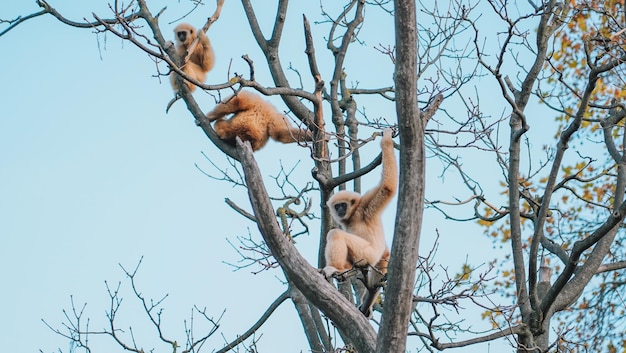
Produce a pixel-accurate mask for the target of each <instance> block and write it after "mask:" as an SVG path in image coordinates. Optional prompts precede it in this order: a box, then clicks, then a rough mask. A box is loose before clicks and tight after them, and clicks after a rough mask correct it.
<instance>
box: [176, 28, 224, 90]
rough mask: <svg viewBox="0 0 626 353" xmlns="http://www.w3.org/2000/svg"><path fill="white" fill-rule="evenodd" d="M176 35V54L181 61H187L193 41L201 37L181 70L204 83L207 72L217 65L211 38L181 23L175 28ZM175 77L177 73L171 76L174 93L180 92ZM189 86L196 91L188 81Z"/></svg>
mask: <svg viewBox="0 0 626 353" xmlns="http://www.w3.org/2000/svg"><path fill="white" fill-rule="evenodd" d="M174 35H175V37H176V54H177V55H178V56H179V57H180V58H181V59H185V57H186V56H187V48H189V46H190V45H191V43H192V42H193V40H194V39H196V36H199V37H200V40H199V41H198V44H197V45H196V47H195V48H194V50H193V53H192V54H191V55H190V56H189V61H187V62H185V63H183V65H182V66H181V69H182V70H183V72H185V73H186V74H187V76H189V77H191V78H193V79H195V80H196V81H199V82H204V80H205V79H206V74H207V72H209V71H210V70H211V69H212V68H213V65H214V64H215V54H214V53H213V48H212V47H211V42H210V41H209V38H208V37H207V36H206V34H205V33H204V32H203V31H202V30H200V31H197V30H196V29H195V28H194V27H193V26H191V25H190V24H188V23H181V24H179V25H178V26H176V28H174ZM174 75H175V72H172V73H171V74H170V82H171V83H172V88H174V91H178V86H177V85H176V78H175V76H174ZM187 86H188V87H189V90H190V91H192V92H193V91H194V90H195V89H196V86H195V85H194V84H193V83H191V82H189V81H187Z"/></svg>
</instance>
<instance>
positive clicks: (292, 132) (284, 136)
mask: <svg viewBox="0 0 626 353" xmlns="http://www.w3.org/2000/svg"><path fill="white" fill-rule="evenodd" d="M269 132H270V136H272V138H273V139H274V140H276V141H278V142H282V143H292V142H303V141H312V140H313V134H312V133H311V131H309V130H303V129H299V128H296V127H293V126H291V124H290V123H289V121H287V119H286V118H284V117H281V119H280V121H279V119H276V121H275V122H274V124H273V126H271V128H270V130H269Z"/></svg>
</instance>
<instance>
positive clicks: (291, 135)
mask: <svg viewBox="0 0 626 353" xmlns="http://www.w3.org/2000/svg"><path fill="white" fill-rule="evenodd" d="M229 114H233V116H232V117H231V118H230V119H225V117H226V116H227V115H229ZM207 120H208V121H215V125H214V126H213V128H214V129H215V132H216V133H217V135H218V136H219V137H220V138H221V139H222V140H225V141H228V142H229V143H231V144H233V145H234V143H235V137H236V136H239V138H240V139H242V140H243V141H249V142H250V145H252V150H254V151H257V150H259V149H261V148H262V147H263V146H265V144H266V143H267V140H268V139H269V138H270V137H271V138H272V139H274V140H276V141H279V142H282V143H292V142H300V141H311V140H312V134H311V132H310V131H308V130H304V129H299V128H296V127H293V126H292V125H291V123H290V122H289V121H288V120H287V118H286V117H285V116H284V115H283V114H281V113H280V112H279V111H278V110H276V108H274V106H273V105H272V104H270V103H269V102H267V101H266V100H264V99H263V98H262V97H261V96H259V95H258V94H255V93H251V92H246V91H240V92H239V93H237V94H236V95H234V96H231V97H229V98H227V99H226V100H225V101H224V102H223V103H219V104H218V105H216V106H215V108H214V109H213V110H212V111H210V112H209V113H208V114H207Z"/></svg>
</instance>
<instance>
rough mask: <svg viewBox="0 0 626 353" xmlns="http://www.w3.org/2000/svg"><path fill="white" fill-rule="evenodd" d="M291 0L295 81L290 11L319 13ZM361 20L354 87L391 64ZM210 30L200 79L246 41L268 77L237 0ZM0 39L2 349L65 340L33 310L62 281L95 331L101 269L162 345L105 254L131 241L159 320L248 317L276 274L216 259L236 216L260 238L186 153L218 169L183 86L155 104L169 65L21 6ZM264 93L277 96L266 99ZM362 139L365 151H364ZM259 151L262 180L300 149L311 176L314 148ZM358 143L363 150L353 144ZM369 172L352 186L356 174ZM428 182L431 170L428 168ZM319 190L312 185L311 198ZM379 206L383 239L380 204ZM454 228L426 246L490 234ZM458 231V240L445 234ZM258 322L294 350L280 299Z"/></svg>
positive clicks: (62, 294)
mask: <svg viewBox="0 0 626 353" xmlns="http://www.w3.org/2000/svg"><path fill="white" fill-rule="evenodd" d="M51 3H52V5H53V6H56V7H57V8H58V9H59V10H60V11H61V12H62V13H65V14H66V15H67V16H68V17H71V18H73V19H76V20H80V19H81V18H83V17H87V18H91V17H90V16H91V15H90V14H91V13H92V12H94V11H95V12H97V13H99V14H100V15H101V16H103V17H107V15H108V14H109V13H108V12H107V7H106V2H99V3H98V4H96V5H93V4H91V2H90V3H89V4H87V3H86V2H78V1H70V2H61V1H52V2H51ZM166 3H167V6H168V9H167V11H166V12H165V13H164V14H163V15H162V17H161V26H162V27H161V28H162V30H163V31H164V33H165V34H166V35H167V36H170V34H171V29H172V28H173V27H174V26H175V24H171V23H168V22H170V21H172V20H175V19H178V18H179V17H181V16H182V15H184V14H185V13H187V12H188V11H189V10H190V4H189V3H187V2H181V3H176V2H166V1H160V2H158V3H155V2H153V1H150V2H149V4H150V6H151V9H152V10H153V11H154V12H157V11H158V10H159V9H161V8H162V7H163V6H164V4H166ZM207 3H208V4H207V5H205V6H204V8H203V9H202V10H200V11H197V12H196V13H194V14H193V15H192V16H190V17H188V18H187V19H185V21H186V22H190V23H192V24H194V25H197V26H201V25H202V24H203V23H204V20H205V18H206V17H207V16H208V15H210V14H211V13H212V12H213V9H214V4H213V2H212V1H208V2H207ZM297 6H299V7H297ZM297 6H296V5H294V6H292V10H291V12H290V17H289V21H288V23H287V25H288V30H287V31H286V33H285V37H286V38H285V40H284V42H283V48H285V49H284V50H283V57H282V60H283V63H284V64H285V65H287V64H289V63H293V65H294V66H295V67H297V68H299V69H300V70H301V72H302V73H303V75H304V76H305V79H306V81H305V85H306V84H309V82H308V78H306V75H307V74H308V68H307V67H306V65H305V61H304V60H305V54H304V44H303V40H302V25H301V14H302V13H305V12H306V13H307V15H308V16H309V18H310V19H311V21H312V22H314V21H316V20H320V19H321V17H320V11H319V4H318V3H317V2H312V3H311V4H310V5H297ZM304 6H306V8H305V7H304ZM38 10H39V9H38V7H37V6H36V4H35V2H34V1H19V2H18V1H5V2H2V3H1V4H0V18H4V19H8V18H15V17H17V16H18V15H26V14H28V13H32V12H36V11H38ZM273 12H274V10H273V9H265V11H263V12H261V13H260V19H261V21H262V22H263V23H268V24H269V23H270V21H272V20H273V19H274V13H273ZM368 20H369V21H379V22H380V23H379V24H378V25H376V26H371V27H367V28H368V29H367V31H368V32H366V33H363V34H365V35H366V36H364V38H367V39H368V40H369V42H368V43H367V45H364V46H356V45H355V46H353V48H351V49H350V54H352V55H354V56H352V57H351V58H350V59H349V61H348V63H347V65H352V66H351V67H354V68H355V70H354V71H351V73H350V75H351V76H350V78H353V80H354V81H351V82H356V81H358V82H359V87H363V88H365V87H382V86H388V85H390V84H391V75H392V71H391V70H392V68H391V66H390V65H389V60H388V58H386V57H384V56H383V55H381V54H379V53H378V52H376V51H375V50H374V49H373V48H372V47H373V46H374V45H376V44H378V43H389V44H391V41H392V39H391V38H392V34H393V33H392V27H391V26H390V24H391V18H389V17H388V16H387V17H386V18H385V17H384V16H382V17H381V18H378V19H377V18H374V17H372V18H369V19H368ZM2 28H4V27H2ZM266 28H267V26H266ZM0 29H1V28H0ZM314 34H315V35H316V37H317V38H318V41H317V50H318V54H319V55H320V61H321V64H322V65H327V66H325V67H323V70H324V72H325V74H328V72H329V70H330V66H328V63H329V62H330V60H331V56H330V54H329V53H328V51H326V50H325V47H324V42H323V40H324V38H325V36H326V34H327V27H325V26H314ZM368 36H369V37H368ZM209 37H210V38H211V40H212V43H213V46H214V49H215V50H216V53H217V64H216V67H215V68H214V69H213V71H212V72H211V73H209V77H208V79H207V81H208V82H210V83H221V82H224V81H226V80H227V73H228V70H229V67H230V71H231V73H232V72H238V73H247V66H246V65H245V63H244V62H243V61H242V60H241V59H240V57H241V55H243V54H248V55H250V56H251V57H252V58H253V60H255V62H256V70H257V78H258V80H259V81H261V82H262V83H263V84H265V85H268V86H269V85H271V81H270V80H269V79H268V76H267V69H266V66H265V64H264V61H263V58H262V56H261V54H260V52H259V50H258V49H257V48H256V44H255V43H254V42H253V41H252V38H251V35H250V30H249V27H248V26H247V24H246V18H245V16H244V14H243V10H242V9H241V4H240V3H239V2H237V1H227V2H226V5H225V6H224V10H223V13H222V17H221V18H220V20H219V21H218V22H217V23H216V24H215V25H214V26H213V27H212V28H211V29H210V31H209ZM0 53H2V54H1V57H2V59H1V63H2V65H0V76H1V77H2V79H3V84H2V86H1V88H0V90H1V91H0V181H1V182H0V236H1V237H2V240H3V242H2V243H3V244H2V246H0V268H2V270H1V271H0V279H1V280H2V283H3V290H2V291H1V292H0V303H2V305H3V307H4V308H3V310H2V318H0V338H1V340H2V342H4V346H5V347H6V348H7V349H8V350H10V351H12V352H35V351H38V350H39V349H41V350H42V351H44V352H46V353H47V352H52V351H55V350H57V348H61V349H63V351H68V350H69V347H68V342H67V340H66V339H63V338H61V337H59V336H57V335H55V334H53V333H52V332H51V331H49V330H48V329H47V328H46V327H45V326H44V325H43V323H42V322H41V319H45V320H46V321H47V322H49V323H50V324H51V325H53V326H55V327H58V328H61V327H62V326H61V322H62V321H64V317H63V313H62V310H63V309H70V296H73V298H74V301H75V303H76V304H77V305H79V306H82V304H83V303H85V302H86V303H87V307H86V310H85V316H86V317H89V318H90V319H91V325H90V328H91V329H93V330H95V331H98V330H100V329H102V328H103V327H105V326H106V322H105V316H104V313H105V310H108V295H107V292H106V287H105V281H107V282H108V283H110V284H111V285H112V286H115V285H116V284H117V282H118V281H122V287H121V288H122V292H123V293H124V294H123V296H124V303H123V305H122V309H121V313H120V318H119V319H120V322H119V323H118V324H119V325H120V328H123V329H127V328H128V326H133V328H135V330H136V332H137V334H138V335H139V336H140V337H151V338H152V339H146V340H144V341H142V342H144V343H143V344H142V345H143V346H144V348H146V349H149V348H152V347H153V346H155V347H157V348H165V347H164V346H163V345H158V344H157V343H156V342H157V338H156V336H155V335H154V332H153V330H152V328H151V327H150V326H149V323H148V322H147V321H146V318H145V315H143V313H142V312H141V311H140V310H139V308H138V306H137V303H136V300H135V298H134V297H133V295H132V294H131V292H130V288H129V286H128V282H127V281H126V280H125V278H124V274H123V272H122V271H121V269H120V268H119V266H118V264H122V265H123V266H125V267H126V268H128V269H132V268H134V266H135V265H136V264H137V262H138V261H139V259H140V258H141V257H142V256H143V264H142V266H141V268H140V270H139V274H138V278H137V279H138V285H139V287H140V290H141V291H142V293H143V294H144V295H145V296H146V297H148V298H154V299H159V298H160V297H162V296H163V295H165V294H168V295H169V297H168V299H167V300H166V301H165V302H164V306H163V307H164V308H165V311H164V316H163V320H164V322H165V324H164V326H165V328H166V332H165V333H166V336H168V337H170V338H172V339H176V340H178V341H179V342H184V337H185V336H184V326H183V322H184V320H186V319H188V318H189V315H190V312H191V308H192V307H193V305H194V304H195V305H198V306H199V307H201V308H204V307H206V308H207V312H208V313H212V314H213V315H214V316H215V317H219V316H220V315H221V314H222V311H223V310H226V312H225V314H224V316H223V319H222V321H221V327H220V332H221V333H223V334H224V337H222V336H221V334H219V333H218V334H216V335H214V336H213V337H212V338H211V339H210V340H209V342H208V343H207V346H205V349H207V348H208V350H209V351H210V350H211V349H214V348H215V349H218V348H221V346H222V344H223V343H224V341H230V340H232V339H233V338H234V337H235V335H236V334H237V333H241V332H244V331H245V330H247V329H248V327H249V325H251V324H252V323H253V322H254V321H256V320H257V318H258V317H259V315H260V314H261V313H262V312H263V311H264V310H265V308H266V307H267V305H268V304H269V303H271V302H272V301H273V300H274V299H275V298H276V297H277V296H278V295H279V294H280V293H282V291H284V289H285V287H284V286H283V285H282V284H281V280H282V275H281V274H280V271H277V270H275V271H271V272H264V273H261V274H258V275H252V274H251V273H250V270H242V271H238V272H233V271H232V268H231V267H230V266H228V265H226V264H225V263H224V262H236V261H237V260H238V259H239V257H238V255H237V254H236V252H235V251H234V250H233V249H232V248H231V247H230V245H229V244H228V242H227V241H226V239H227V238H228V239H231V240H232V241H233V242H235V243H236V237H237V236H247V234H248V232H249V233H250V235H251V236H252V237H253V238H256V239H260V235H259V234H258V231H257V229H256V226H255V225H254V224H252V223H250V222H248V221H246V220H244V219H243V218H242V217H240V216H238V215H237V214H235V212H233V211H232V210H230V209H229V208H228V207H227V206H225V204H224V198H225V197H228V198H231V199H233V200H234V201H236V202H237V203H238V204H239V205H241V206H242V207H244V208H247V209H249V206H248V202H247V197H246V192H245V190H244V189H243V188H233V187H231V186H230V185H229V184H227V183H225V182H220V181H215V180H211V179H209V178H207V177H206V176H205V175H203V174H202V173H201V172H200V171H199V170H198V169H197V168H196V167H195V166H194V165H195V164H198V165H199V166H201V167H202V168H203V169H205V170H207V171H209V172H211V173H214V174H216V175H217V173H216V171H215V170H214V169H212V166H211V165H210V164H209V163H208V162H207V161H206V160H205V159H204V157H203V156H202V154H201V152H205V153H206V154H207V155H209V156H210V157H211V158H212V160H213V161H214V162H216V163H217V164H218V165H220V166H222V167H225V168H229V169H231V168H230V166H229V165H228V163H227V162H226V159H225V158H224V157H223V156H222V155H221V154H220V152H219V151H218V150H217V149H216V148H215V147H213V146H212V145H211V143H210V141H209V140H208V139H207V138H206V137H205V136H204V135H203V133H202V131H201V130H200V129H199V128H197V127H196V126H195V124H194V122H193V119H192V118H191V116H190V115H189V114H188V113H187V112H186V110H185V108H184V105H183V104H182V103H181V102H178V103H176V104H175V106H174V107H173V108H172V109H171V111H170V112H169V113H168V114H166V113H165V107H166V104H167V102H168V101H169V100H170V99H171V98H172V96H173V92H172V90H171V88H170V86H169V82H168V80H167V78H165V79H163V78H161V79H160V80H159V79H157V78H155V77H153V76H154V75H155V74H156V73H157V71H156V67H155V64H154V63H153V61H151V60H150V59H149V58H148V57H147V55H146V54H144V53H143V52H141V51H140V50H138V49H136V48H135V47H133V46H132V45H131V44H129V43H124V42H122V41H121V40H119V39H118V38H116V37H114V36H112V35H110V34H107V35H103V34H99V35H96V34H94V33H93V31H91V30H84V29H83V30H81V29H76V28H70V27H68V26H66V25H63V24H61V23H60V22H58V21H56V20H55V19H53V18H52V17H51V16H44V17H39V18H36V19H33V20H30V21H28V22H26V23H23V24H22V25H20V26H19V27H18V28H16V29H15V30H13V31H11V32H10V33H8V34H6V35H5V36H3V37H0ZM363 58H367V60H363ZM231 60H232V63H231ZM162 68H165V66H162ZM372 68H375V70H372ZM359 74H360V76H359ZM293 78H295V75H294V76H293ZM294 82H296V81H294ZM308 89H312V88H311V87H309V88H308ZM196 97H197V99H198V100H199V102H200V104H201V106H202V107H203V109H205V110H207V111H208V110H209V109H210V108H211V107H212V105H213V98H212V97H210V96H209V95H207V94H203V93H201V92H196ZM272 101H273V102H274V103H275V105H276V106H277V107H278V108H279V109H280V110H284V109H285V107H284V105H282V104H281V102H280V100H275V99H274V100H272ZM368 109H369V110H368V113H369V114H371V115H372V116H387V117H393V111H388V110H387V111H385V110H381V111H376V109H377V108H376V107H375V106H374V107H369V108H368ZM376 146H377V145H376ZM286 151H288V153H285V152H286ZM375 153H377V151H376V150H371V152H370V154H371V155H372V156H373V155H374V154H375ZM277 156H278V157H277ZM257 158H258V160H259V163H260V165H261V169H262V171H263V173H264V175H266V176H267V177H268V184H272V179H271V178H270V176H272V175H276V173H277V172H278V170H279V167H280V165H281V164H282V165H284V166H285V168H286V169H290V168H291V167H293V166H294V165H295V164H296V163H298V161H300V164H299V166H298V170H299V171H298V173H299V174H298V175H301V179H300V180H303V181H306V180H308V179H309V178H310V169H311V167H312V164H311V162H310V160H309V159H308V151H307V150H306V149H303V148H296V147H292V146H289V147H286V146H283V145H278V144H276V143H272V142H270V144H269V145H268V146H267V147H266V148H265V149H264V150H262V151H260V152H258V153H257ZM363 158H364V159H365V160H367V158H368V155H367V153H364V156H363ZM372 175H373V176H372V178H373V179H369V184H371V183H372V182H376V180H375V179H376V178H377V177H378V176H379V172H378V171H375V172H374V173H373V174H372ZM367 180H368V179H366V180H365V181H364V188H367V186H368V185H369V184H368V181H367ZM437 183H441V181H435V180H433V184H437ZM317 202H319V200H318V199H314V204H315V203H317ZM385 217H386V231H387V235H388V241H390V237H391V234H392V232H393V217H394V211H393V208H390V209H389V210H388V211H387V212H386V215H385ZM439 221H441V219H440V217H439V216H437V215H436V214H434V213H433V214H431V215H430V216H429V219H428V220H427V221H426V222H425V225H424V238H423V240H424V242H423V244H422V249H423V250H424V251H426V250H428V248H429V247H430V245H431V244H432V241H433V239H434V233H435V232H434V230H435V228H437V229H439V230H442V229H443V230H444V233H445V232H446V229H450V230H448V232H454V228H446V226H442V225H441V224H437V222H439ZM461 227H465V228H466V227H467V225H461ZM317 229H318V227H317V224H316V223H315V222H313V223H312V228H311V230H312V233H311V235H308V236H302V237H300V238H299V240H298V247H299V248H300V249H301V251H302V252H303V253H304V255H305V256H306V257H307V258H308V259H309V260H310V261H311V262H312V264H313V265H315V261H316V260H315V259H316V254H317V244H318V236H319V234H318V230H317ZM457 229H464V228H457ZM448 235H450V234H449V233H448ZM453 235H456V234H453ZM461 238H463V237H460V236H459V237H457V236H454V237H453V238H452V239H449V240H446V239H444V240H443V243H442V246H441V250H440V251H439V252H440V253H442V252H443V253H444V254H447V252H449V255H440V260H444V261H445V262H446V265H447V266H449V267H450V268H452V269H456V268H458V267H459V266H460V263H462V262H463V261H464V260H465V259H466V256H467V255H468V253H470V254H469V258H470V260H474V261H475V262H478V263H480V261H482V260H481V255H480V254H476V253H474V252H472V251H471V248H472V246H471V245H470V244H476V243H477V242H480V241H484V242H485V243H484V245H485V246H487V249H489V248H490V245H489V243H488V242H487V240H486V239H484V237H482V236H481V233H480V231H479V230H477V231H476V232H474V235H473V236H472V237H471V238H469V239H468V238H464V239H461ZM460 241H464V242H466V243H467V246H459V244H462V243H460ZM446 243H447V244H448V245H446ZM451 244H455V245H454V246H451ZM444 249H446V250H444ZM468 249H470V250H468ZM482 257H483V258H484V256H482ZM452 272H454V270H453V271H452ZM266 325H268V326H267V327H265V328H263V329H262V331H261V332H262V334H263V336H262V338H261V340H260V342H259V344H258V347H259V351H260V352H271V351H274V352H297V351H307V349H308V346H307V344H306V340H305V338H304V335H303V334H302V330H301V329H300V323H299V321H298V320H297V317H296V313H295V311H294V309H293V305H292V303H291V302H286V303H284V304H283V305H282V306H281V308H280V309H279V312H278V315H276V316H275V317H273V318H272V319H270V321H269V322H268V324H266ZM477 325H479V326H480V325H482V324H481V323H480V322H478V323H477ZM200 333H201V332H200ZM258 337H259V336H257V338H258ZM91 342H92V343H93V344H94V346H95V347H97V348H98V349H99V350H100V348H101V347H108V348H103V349H101V350H102V351H114V350H112V347H115V345H111V343H110V339H109V338H97V337H92V339H91ZM278 342H280V343H278ZM415 345H419V343H417V341H414V342H413V343H411V341H410V343H409V347H414V346H415ZM474 349H476V347H474V348H472V349H470V350H468V351H467V352H470V351H474ZM115 351H119V350H115ZM458 351H460V350H457V352H458ZM493 351H496V350H493Z"/></svg>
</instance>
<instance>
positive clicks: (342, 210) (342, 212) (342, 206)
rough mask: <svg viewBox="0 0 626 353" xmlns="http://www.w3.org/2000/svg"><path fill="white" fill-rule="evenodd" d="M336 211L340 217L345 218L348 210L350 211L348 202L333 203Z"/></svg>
mask: <svg viewBox="0 0 626 353" xmlns="http://www.w3.org/2000/svg"><path fill="white" fill-rule="evenodd" d="M333 208H334V209H335V212H336V213H337V216H339V218H343V217H345V216H346V212H347V211H348V204H347V203H346V202H339V203H336V204H335V205H333Z"/></svg>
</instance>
